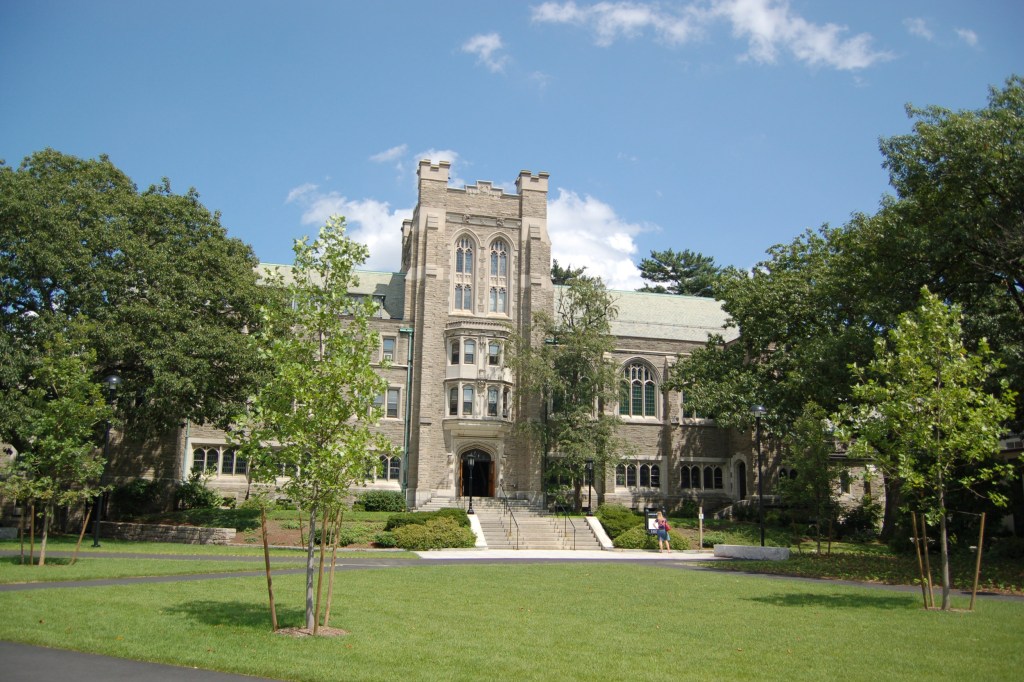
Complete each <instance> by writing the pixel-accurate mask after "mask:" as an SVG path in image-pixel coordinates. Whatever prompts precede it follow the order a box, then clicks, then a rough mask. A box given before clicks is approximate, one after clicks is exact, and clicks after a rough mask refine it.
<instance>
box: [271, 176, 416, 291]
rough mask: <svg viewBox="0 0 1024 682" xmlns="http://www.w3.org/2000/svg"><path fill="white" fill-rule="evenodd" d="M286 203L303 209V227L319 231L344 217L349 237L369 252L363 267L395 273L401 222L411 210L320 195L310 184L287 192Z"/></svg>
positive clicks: (400, 258)
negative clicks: (336, 217)
mask: <svg viewBox="0 0 1024 682" xmlns="http://www.w3.org/2000/svg"><path fill="white" fill-rule="evenodd" d="M300 190H301V191H300ZM287 201H288V202H289V203H291V202H296V203H298V204H299V205H300V206H302V207H303V212H302V218H301V220H302V224H303V225H311V226H314V227H316V228H319V227H320V226H321V225H323V224H324V223H326V222H327V219H328V218H329V217H331V216H334V215H342V216H345V219H346V222H347V224H348V236H349V237H350V238H352V239H354V240H355V241H357V242H360V243H362V244H366V246H367V247H369V249H370V257H369V258H368V259H367V261H366V263H364V264H363V266H362V267H363V268H364V269H368V270H383V271H385V272H394V271H397V270H398V267H399V265H400V264H401V260H402V221H403V220H405V219H407V218H411V217H412V209H411V208H410V209H395V210H391V207H390V205H389V204H388V203H387V202H382V201H377V200H376V199H355V200H350V199H347V198H346V197H344V196H342V195H340V194H338V193H337V192H327V193H323V192H319V191H317V187H316V185H311V184H306V185H302V186H301V187H297V188H296V189H294V190H292V191H291V192H289V193H288V199H287Z"/></svg>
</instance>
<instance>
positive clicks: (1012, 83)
mask: <svg viewBox="0 0 1024 682" xmlns="http://www.w3.org/2000/svg"><path fill="white" fill-rule="evenodd" d="M907 115H908V116H910V117H912V118H916V119H917V120H916V122H915V123H914V132H913V133H912V134H909V135H897V136H894V137H890V138H887V139H884V140H882V142H881V149H882V153H883V155H884V156H885V162H884V166H885V168H887V169H888V170H889V178H890V182H891V183H892V185H893V187H894V188H895V189H896V191H897V193H898V195H899V197H900V199H901V200H902V201H901V204H902V206H901V210H902V211H903V214H904V216H905V219H906V220H907V221H908V222H911V223H913V224H915V225H918V226H927V230H928V233H929V235H930V237H931V239H930V240H929V241H930V246H931V247H932V250H933V257H934V258H936V259H937V260H938V261H939V262H941V263H942V265H943V266H944V267H945V268H946V269H948V271H949V273H956V275H957V276H956V277H955V279H957V280H959V281H960V282H961V284H979V283H988V284H991V285H994V286H996V287H998V288H999V289H1001V290H1002V291H1003V293H1004V294H1005V295H1006V296H1007V297H1008V298H1009V299H1010V301H1011V302H1012V304H1013V306H1014V307H1015V309H1016V313H1017V322H1018V324H1019V323H1020V322H1021V321H1022V320H1024V79H1022V78H1021V77H1020V76H1013V77H1011V78H1009V79H1007V81H1006V86H1005V88H1003V89H1002V90H998V89H996V88H994V87H993V88H990V91H989V104H988V107H986V108H984V109H981V110H978V111H960V112H953V111H950V110H948V109H944V108H942V107H938V106H930V107H926V108H924V109H917V108H914V107H912V106H909V105H908V106H907Z"/></svg>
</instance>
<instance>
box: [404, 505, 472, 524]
mask: <svg viewBox="0 0 1024 682" xmlns="http://www.w3.org/2000/svg"><path fill="white" fill-rule="evenodd" d="M437 518H448V519H452V520H454V521H455V522H456V523H457V524H458V525H460V526H462V527H463V528H469V516H468V515H467V514H466V512H464V511H463V510H461V509H458V508H456V507H447V508H445V509H438V510H437V511H432V512H403V513H401V514H392V515H391V516H389V517H388V522H387V524H385V526H384V530H397V529H399V528H401V527H403V526H409V525H420V526H422V525H424V524H426V523H428V522H429V521H432V520H433V519H437Z"/></svg>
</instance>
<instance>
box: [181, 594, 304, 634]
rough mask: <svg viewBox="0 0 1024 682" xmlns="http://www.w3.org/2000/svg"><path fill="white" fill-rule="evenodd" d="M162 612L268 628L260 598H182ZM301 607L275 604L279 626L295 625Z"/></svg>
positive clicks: (301, 618)
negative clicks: (245, 599)
mask: <svg viewBox="0 0 1024 682" xmlns="http://www.w3.org/2000/svg"><path fill="white" fill-rule="evenodd" d="M163 611H164V612H165V613H170V614H174V615H179V616H185V617H187V618H190V619H191V620H193V621H195V622H197V623H202V624H204V625H232V626H235V627H245V628H252V629H255V630H269V629H270V607H269V606H268V605H267V604H266V603H265V602H264V603H260V604H254V603H252V602H242V601H228V602H226V601H214V600H212V599H202V600H196V601H189V602H184V603H182V604H177V605H175V606H170V607H167V608H165V609H163ZM305 618H306V612H305V609H298V608H294V607H282V606H281V605H278V607H277V622H278V623H279V624H280V627H291V626H299V625H302V624H303V623H304V622H305Z"/></svg>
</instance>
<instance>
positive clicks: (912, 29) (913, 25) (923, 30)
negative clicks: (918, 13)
mask: <svg viewBox="0 0 1024 682" xmlns="http://www.w3.org/2000/svg"><path fill="white" fill-rule="evenodd" d="M903 25H904V26H906V27H907V31H908V32H909V33H910V35H912V36H917V37H918V38H924V39H925V40H934V39H935V34H934V33H933V32H932V30H931V29H930V28H928V22H927V21H926V20H924V19H920V18H917V17H912V18H909V19H904V20H903Z"/></svg>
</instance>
